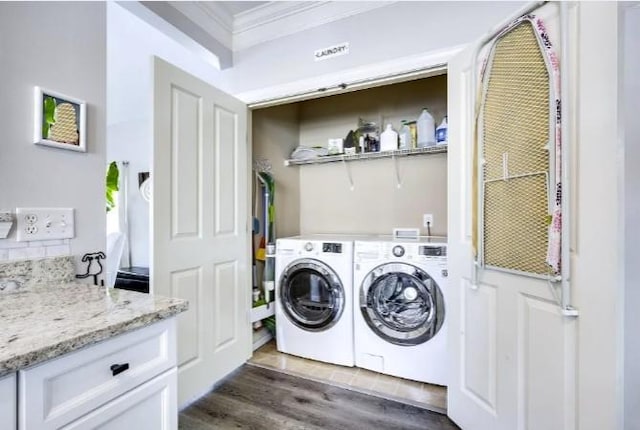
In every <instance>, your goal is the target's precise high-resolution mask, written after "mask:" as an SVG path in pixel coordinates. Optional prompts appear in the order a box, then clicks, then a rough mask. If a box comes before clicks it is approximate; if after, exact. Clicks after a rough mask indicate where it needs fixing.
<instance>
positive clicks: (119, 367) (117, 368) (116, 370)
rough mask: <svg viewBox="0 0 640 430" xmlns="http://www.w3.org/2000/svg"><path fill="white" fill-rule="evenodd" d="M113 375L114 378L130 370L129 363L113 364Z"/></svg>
mask: <svg viewBox="0 0 640 430" xmlns="http://www.w3.org/2000/svg"><path fill="white" fill-rule="evenodd" d="M110 369H111V374H112V375H113V376H116V375H119V374H120V373H122V372H124V371H126V370H129V363H124V364H112V365H111V368H110Z"/></svg>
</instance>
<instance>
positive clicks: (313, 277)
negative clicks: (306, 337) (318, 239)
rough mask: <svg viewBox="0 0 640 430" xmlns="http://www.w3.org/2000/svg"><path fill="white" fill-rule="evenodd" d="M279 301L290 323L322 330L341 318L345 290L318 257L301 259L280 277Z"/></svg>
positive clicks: (304, 327)
mask: <svg viewBox="0 0 640 430" xmlns="http://www.w3.org/2000/svg"><path fill="white" fill-rule="evenodd" d="M280 302H281V303H282V308H283V309H284V312H285V314H286V315H287V318H289V320H290V321H291V322H292V323H293V324H295V325H296V326H298V327H300V328H303V329H305V330H309V331H322V330H326V329H328V328H330V327H332V326H333V325H334V324H335V323H336V322H337V321H338V320H339V319H340V316H341V315H342V312H343V310H344V305H345V291H344V287H343V285H342V282H340V278H338V275H337V274H336V273H335V272H334V271H333V269H331V268H330V267H329V266H327V265H326V264H324V263H323V262H321V261H318V260H313V259H300V260H296V261H294V262H293V263H291V264H290V265H289V266H287V268H286V269H285V270H284V272H283V273H282V276H281V277H280Z"/></svg>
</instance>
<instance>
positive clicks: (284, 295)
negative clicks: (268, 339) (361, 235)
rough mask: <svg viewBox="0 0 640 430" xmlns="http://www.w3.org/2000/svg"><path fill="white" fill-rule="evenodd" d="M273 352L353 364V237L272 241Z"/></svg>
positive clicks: (317, 236) (344, 364)
mask: <svg viewBox="0 0 640 430" xmlns="http://www.w3.org/2000/svg"><path fill="white" fill-rule="evenodd" d="M275 279H276V344H277V348H278V351H281V352H284V353H287V354H293V355H297V356H300V357H305V358H309V359H312V360H320V361H325V362H327V363H334V364H340V365H343V366H353V365H354V359H353V287H352V286H353V240H347V239H344V238H342V239H341V238H339V237H331V236H324V235H314V236H297V237H292V238H283V239H278V240H277V241H276V278H275Z"/></svg>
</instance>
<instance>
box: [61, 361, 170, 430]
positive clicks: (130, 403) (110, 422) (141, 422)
mask: <svg viewBox="0 0 640 430" xmlns="http://www.w3.org/2000/svg"><path fill="white" fill-rule="evenodd" d="M177 391H178V390H177V373H176V369H172V370H170V371H168V372H165V373H163V374H162V375H160V376H157V377H156V378H155V379H153V380H151V381H149V382H147V383H146V384H143V385H141V386H140V387H138V388H136V389H134V390H132V391H129V392H128V393H126V394H124V395H122V396H120V397H118V398H117V399H115V400H113V401H111V402H109V403H107V404H106V405H104V406H102V407H100V408H99V409H96V410H95V411H93V412H91V413H89V414H87V415H85V416H84V417H82V418H79V419H78V420H77V421H74V422H72V423H71V424H69V425H68V426H65V427H63V428H62V429H61V430H85V429H93V430H124V429H140V430H144V429H153V430H176V429H177V428H178V399H177Z"/></svg>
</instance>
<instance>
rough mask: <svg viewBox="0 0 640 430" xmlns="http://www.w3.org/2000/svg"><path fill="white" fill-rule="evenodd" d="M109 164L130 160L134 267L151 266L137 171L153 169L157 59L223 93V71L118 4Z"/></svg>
mask: <svg viewBox="0 0 640 430" xmlns="http://www.w3.org/2000/svg"><path fill="white" fill-rule="evenodd" d="M107 16H108V20H107V91H108V94H109V97H108V100H107V161H108V162H111V161H118V162H121V161H123V160H127V161H129V163H130V164H129V184H130V185H129V187H130V199H129V209H130V225H131V243H132V265H135V266H148V265H149V204H148V203H146V202H145V201H144V200H142V197H141V196H140V193H139V191H138V172H143V171H150V170H151V155H152V152H151V151H152V145H153V141H152V138H153V136H152V115H153V110H152V104H151V103H152V69H151V67H152V56H154V55H155V56H158V57H160V58H163V59H164V60H166V61H168V62H170V63H172V64H174V65H176V66H178V67H180V68H182V69H184V70H186V71H187V72H188V73H191V74H192V75H194V76H197V77H199V78H200V79H202V80H204V81H206V82H208V83H210V84H212V85H215V86H217V87H219V88H222V89H224V88H225V84H224V81H223V80H222V79H221V77H220V72H219V71H217V70H216V69H215V68H213V67H212V66H211V65H210V64H208V63H207V62H205V61H204V60H203V59H201V58H200V57H198V56H196V55H194V54H193V52H192V51H189V50H188V49H187V48H185V47H184V46H182V45H180V44H179V43H178V42H176V41H174V40H173V39H171V38H169V37H168V36H166V35H165V34H164V33H162V32H160V31H159V30H157V29H155V28H154V27H152V26H150V25H149V24H147V23H146V22H144V21H143V20H141V19H140V18H138V17H136V16H135V15H133V14H131V13H130V12H128V11H127V10H126V9H124V8H122V7H121V6H119V5H117V4H115V3H108V4H107Z"/></svg>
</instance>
